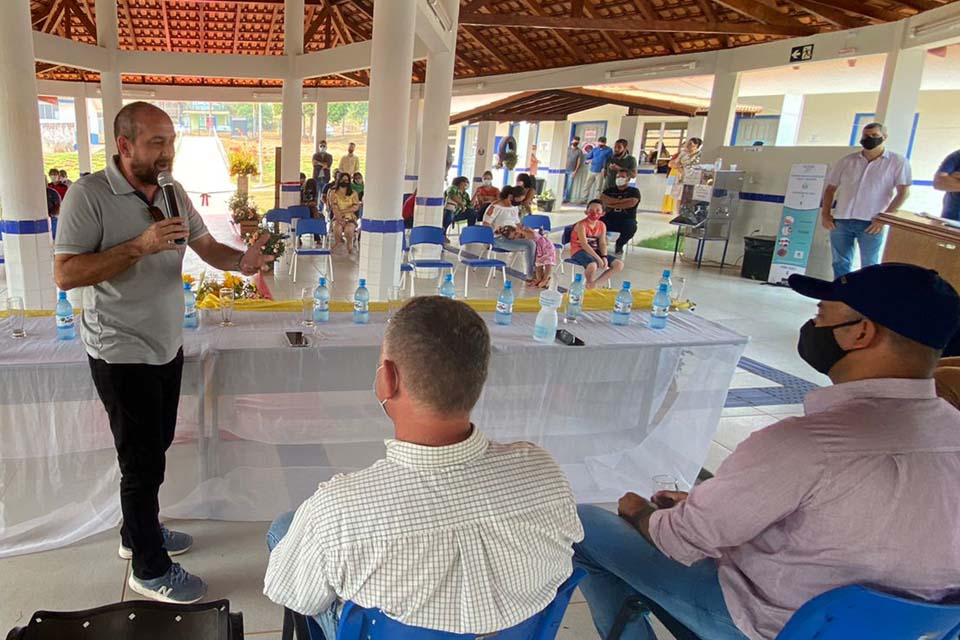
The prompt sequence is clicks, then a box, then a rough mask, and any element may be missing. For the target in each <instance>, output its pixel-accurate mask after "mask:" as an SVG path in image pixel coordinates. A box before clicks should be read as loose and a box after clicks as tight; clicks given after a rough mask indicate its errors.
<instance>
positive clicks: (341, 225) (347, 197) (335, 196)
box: [327, 173, 360, 254]
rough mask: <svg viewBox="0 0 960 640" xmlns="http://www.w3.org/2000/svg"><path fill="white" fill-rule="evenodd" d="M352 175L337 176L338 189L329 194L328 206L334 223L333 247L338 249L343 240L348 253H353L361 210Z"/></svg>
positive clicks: (331, 190) (342, 174)
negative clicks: (358, 213)
mask: <svg viewBox="0 0 960 640" xmlns="http://www.w3.org/2000/svg"><path fill="white" fill-rule="evenodd" d="M350 180H351V178H350V175H349V174H347V173H341V174H338V176H337V184H336V187H335V188H333V189H330V190H329V191H328V192H327V204H328V205H329V206H330V221H331V222H332V223H333V246H331V247H330V250H331V251H333V250H334V249H336V248H337V247H338V246H339V245H340V242H341V239H342V240H343V242H344V243H346V245H347V253H351V254H352V253H353V242H354V240H355V238H356V235H357V219H358V215H357V212H358V211H359V210H360V198H358V197H357V194H356V192H355V191H354V190H353V186H352V184H351V182H350Z"/></svg>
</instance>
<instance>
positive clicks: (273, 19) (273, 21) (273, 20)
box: [263, 7, 278, 55]
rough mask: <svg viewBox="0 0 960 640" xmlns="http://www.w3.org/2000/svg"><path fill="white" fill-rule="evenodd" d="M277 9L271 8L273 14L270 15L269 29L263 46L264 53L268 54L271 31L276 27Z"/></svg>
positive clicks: (271, 38) (271, 40)
mask: <svg viewBox="0 0 960 640" xmlns="http://www.w3.org/2000/svg"><path fill="white" fill-rule="evenodd" d="M277 9H278V7H274V8H273V15H271V16H270V30H269V31H268V32H267V41H266V43H265V44H264V46H263V53H264V55H270V45H271V44H273V32H274V31H275V30H276V28H277Z"/></svg>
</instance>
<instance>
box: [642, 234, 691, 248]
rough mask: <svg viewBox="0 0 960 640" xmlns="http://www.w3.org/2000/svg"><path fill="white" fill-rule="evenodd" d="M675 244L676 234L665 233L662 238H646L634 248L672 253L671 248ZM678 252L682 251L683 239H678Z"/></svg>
mask: <svg viewBox="0 0 960 640" xmlns="http://www.w3.org/2000/svg"><path fill="white" fill-rule="evenodd" d="M676 242H677V234H676V233H667V234H664V235H662V236H654V237H652V238H646V239H644V240H641V241H640V242H637V243H635V244H634V245H633V246H635V247H643V248H644V249H657V250H658V251H671V252H672V251H673V247H674V245H675V243H676ZM680 251H683V237H682V236H681V238H680Z"/></svg>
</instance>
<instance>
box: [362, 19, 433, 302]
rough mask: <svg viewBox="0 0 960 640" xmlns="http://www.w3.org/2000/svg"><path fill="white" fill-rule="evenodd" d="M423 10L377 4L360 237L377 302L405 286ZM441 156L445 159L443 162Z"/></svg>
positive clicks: (365, 273) (369, 283)
mask: <svg viewBox="0 0 960 640" xmlns="http://www.w3.org/2000/svg"><path fill="white" fill-rule="evenodd" d="M416 18H417V9H416V3H414V2H377V3H375V4H374V6H373V51H372V53H371V56H370V116H369V124H368V132H367V141H368V142H367V175H366V176H365V178H366V180H365V182H366V184H368V185H369V187H367V189H366V190H365V191H364V195H363V221H362V228H363V234H362V235H361V237H360V274H359V275H360V277H361V278H366V279H367V288H368V289H369V290H370V297H371V298H372V299H373V300H386V299H387V293H388V292H389V290H390V288H391V287H394V286H397V285H399V284H400V262H401V260H402V258H403V251H402V246H403V245H402V239H403V235H402V234H403V219H402V218H401V217H400V204H401V203H400V199H401V196H402V194H403V169H404V167H403V165H402V164H401V162H402V160H401V159H402V158H406V151H407V144H408V140H407V128H408V124H409V123H408V116H409V110H410V101H409V100H407V99H405V98H403V99H399V100H398V99H397V98H398V96H409V95H410V69H411V68H412V67H413V41H414V34H415V30H416ZM443 157H445V155H444V156H441V158H440V161H441V162H443Z"/></svg>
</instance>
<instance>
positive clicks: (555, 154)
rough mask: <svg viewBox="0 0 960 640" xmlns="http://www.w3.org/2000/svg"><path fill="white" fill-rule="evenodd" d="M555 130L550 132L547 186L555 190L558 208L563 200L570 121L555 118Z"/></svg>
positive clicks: (553, 123)
mask: <svg viewBox="0 0 960 640" xmlns="http://www.w3.org/2000/svg"><path fill="white" fill-rule="evenodd" d="M551 124H552V125H553V131H552V132H551V134H550V157H549V163H548V165H549V167H550V174H549V176H548V177H547V188H548V189H550V190H551V191H553V195H554V196H556V198H557V204H556V205H555V206H556V208H558V209H559V208H560V206H559V205H560V202H561V201H562V200H563V189H564V185H565V180H566V167H567V149H568V148H569V146H570V122H568V121H567V120H555V121H554V122H552V123H551Z"/></svg>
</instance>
